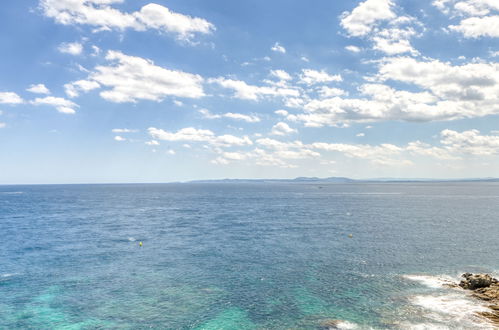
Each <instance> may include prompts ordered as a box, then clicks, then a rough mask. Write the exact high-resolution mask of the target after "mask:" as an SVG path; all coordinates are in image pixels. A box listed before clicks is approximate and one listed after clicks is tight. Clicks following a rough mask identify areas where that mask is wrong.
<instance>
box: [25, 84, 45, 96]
mask: <svg viewBox="0 0 499 330" xmlns="http://www.w3.org/2000/svg"><path fill="white" fill-rule="evenodd" d="M26 90H27V91H28V92H31V93H35V94H50V90H49V89H48V88H47V87H45V85H44V84H37V85H30V86H29V88H28V89H26Z"/></svg>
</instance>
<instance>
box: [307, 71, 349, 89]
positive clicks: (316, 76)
mask: <svg viewBox="0 0 499 330" xmlns="http://www.w3.org/2000/svg"><path fill="white" fill-rule="evenodd" d="M342 80H343V79H342V78H341V75H339V74H337V75H330V74H329V73H327V72H325V71H324V70H321V71H316V70H311V69H303V70H302V74H301V75H300V83H302V84H306V85H314V84H318V83H327V82H332V81H342Z"/></svg>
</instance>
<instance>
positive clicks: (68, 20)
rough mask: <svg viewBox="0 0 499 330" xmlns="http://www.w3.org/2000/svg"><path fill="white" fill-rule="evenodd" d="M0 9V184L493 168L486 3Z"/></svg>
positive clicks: (391, 0) (69, 4) (83, 0)
mask: <svg viewBox="0 0 499 330" xmlns="http://www.w3.org/2000/svg"><path fill="white" fill-rule="evenodd" d="M0 6H1V10H0V44H1V61H0V73H1V74H0V183H3V184H9V183H77V182H81V183H89V182H169V181H184V180H193V179H212V178H293V177H297V176H317V177H328V176H348V177H352V178H376V177H405V178H407V177H411V178H418V177H419V178H421V177H424V178H462V177H499V166H498V165H497V164H498V160H499V116H498V115H499V63H498V60H499V3H498V2H496V1H495V0H494V1H492V0H436V1H417V2H416V1H406V0H366V1H353V0H352V1H331V0H329V1H325V0H324V1H323V0H317V1H314V2H313V4H310V3H307V2H304V1H295V0H286V1H284V0H277V1H263V0H252V1H230V0H213V1H206V0H182V1H180V0H168V1H166V0H157V1H155V2H154V3H151V2H150V1H143V0H135V1H131V0H20V1H5V2H4V3H2V4H1V5H0Z"/></svg>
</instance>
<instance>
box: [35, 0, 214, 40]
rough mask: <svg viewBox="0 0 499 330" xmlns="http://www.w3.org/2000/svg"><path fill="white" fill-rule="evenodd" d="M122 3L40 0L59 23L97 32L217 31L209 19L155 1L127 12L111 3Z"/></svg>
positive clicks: (181, 34)
mask: <svg viewBox="0 0 499 330" xmlns="http://www.w3.org/2000/svg"><path fill="white" fill-rule="evenodd" d="M122 2H123V0H40V7H41V9H42V10H43V13H44V14H45V16H47V17H51V18H53V19H54V20H55V21H56V22H57V23H60V24H64V25H75V24H79V25H91V26H94V27H96V28H97V31H100V30H112V29H117V30H125V29H133V30H136V31H144V30H147V29H155V30H158V31H161V32H166V33H172V34H175V35H176V36H177V38H179V39H182V40H188V39H190V38H192V37H193V35H194V34H196V33H201V34H209V33H211V32H213V31H214V30H215V26H214V25H213V24H212V23H210V22H208V21H207V20H205V19H202V18H197V17H191V16H187V15H183V14H179V13H176V12H173V11H171V10H170V9H168V8H166V7H164V6H161V5H158V4H154V3H150V4H147V5H145V6H143V7H142V8H141V9H140V10H139V11H136V12H133V13H124V12H122V11H120V10H118V9H116V8H114V7H112V6H111V5H112V4H119V3H122Z"/></svg>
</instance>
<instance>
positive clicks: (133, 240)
mask: <svg viewBox="0 0 499 330" xmlns="http://www.w3.org/2000/svg"><path fill="white" fill-rule="evenodd" d="M136 240H137V239H136V238H134V237H128V241H130V242H135V241H136Z"/></svg>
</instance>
